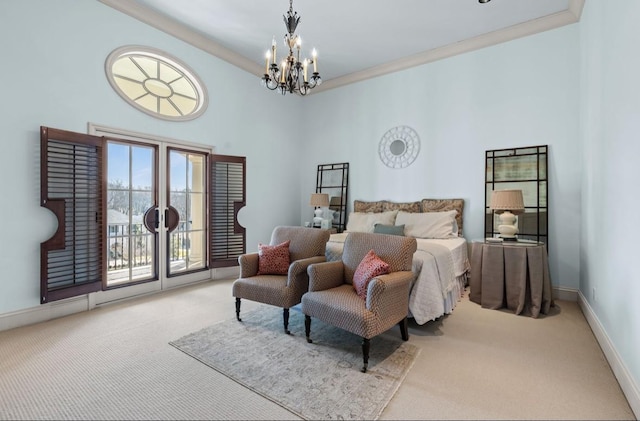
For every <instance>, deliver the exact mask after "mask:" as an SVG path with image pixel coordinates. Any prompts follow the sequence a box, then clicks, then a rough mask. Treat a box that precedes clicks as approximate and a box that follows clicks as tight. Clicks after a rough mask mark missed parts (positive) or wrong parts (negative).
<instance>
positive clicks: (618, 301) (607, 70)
mask: <svg viewBox="0 0 640 421" xmlns="http://www.w3.org/2000/svg"><path fill="white" fill-rule="evenodd" d="M638 16H640V2H638V1H635V0H619V1H615V2H606V6H605V2H595V1H589V2H587V3H586V7H585V10H584V12H583V16H582V21H581V24H580V25H581V51H582V61H581V66H580V71H581V75H582V81H581V93H582V98H581V102H580V108H581V111H582V118H581V138H582V139H583V142H582V145H583V150H582V166H583V168H584V171H583V172H584V177H583V178H582V202H581V206H582V208H583V218H582V222H581V248H580V267H581V274H582V276H581V281H582V282H581V285H580V291H581V293H582V295H584V297H585V298H586V299H587V301H588V303H589V305H590V306H591V308H592V309H593V311H594V312H595V314H596V315H597V318H598V320H599V321H600V323H601V324H602V326H603V328H604V330H605V331H606V333H607V335H608V337H609V339H610V340H611V342H612V344H613V346H614V347H615V349H616V351H617V352H618V354H619V356H620V358H621V359H622V360H623V364H625V365H626V368H627V370H628V371H629V372H630V374H631V376H632V377H633V379H634V382H635V387H636V388H638V387H639V386H640V357H639V356H640V351H639V350H640V306H639V305H638V297H640V283H639V282H638V271H637V268H636V267H635V263H636V262H637V259H638V245H637V244H636V241H637V239H638V235H639V234H640V229H638V224H637V222H636V220H637V218H636V217H635V216H636V214H637V213H638V209H640V188H639V187H638V183H639V182H640V165H639V162H640V161H639V157H640V78H639V76H638V75H640V56H639V55H638V52H637V50H638V40H640V26H638V21H637V17H638ZM637 390H638V389H637ZM637 393H640V392H637ZM634 409H635V410H636V414H637V413H638V412H637V411H638V410H639V409H640V408H634Z"/></svg>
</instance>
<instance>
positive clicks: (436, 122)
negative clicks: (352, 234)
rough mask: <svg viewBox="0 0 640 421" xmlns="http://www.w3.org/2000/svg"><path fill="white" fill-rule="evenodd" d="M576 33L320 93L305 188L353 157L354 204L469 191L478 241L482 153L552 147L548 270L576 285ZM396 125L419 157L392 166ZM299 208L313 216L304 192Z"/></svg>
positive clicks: (310, 113) (313, 107)
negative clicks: (383, 154)
mask: <svg viewBox="0 0 640 421" xmlns="http://www.w3.org/2000/svg"><path fill="white" fill-rule="evenodd" d="M578 37H579V29H578V26H577V25H571V26H567V27H563V28H560V29H557V30H553V31H549V32H545V33H542V34H538V35H535V36H530V37H527V38H523V39H519V40H515V41H511V42H508V43H505V44H500V45H496V46H493V47H490V48H485V49H482V50H479V51H476V52H472V53H468V54H464V55H460V56H456V57H452V58H449V59H446V60H442V61H438V62H434V63H431V64H426V65H423V66H420V67H416V68H412V69H408V70H405V71H402V72H397V73H393V74H390V75H387V76H383V77H379V78H375V79H371V80H368V81H363V82H360V83H357V84H354V85H350V86H347V87H343V88H339V89H335V90H329V91H326V92H322V93H320V94H317V95H313V96H311V97H310V98H309V101H308V102H305V114H304V115H305V118H306V128H307V129H308V130H307V132H308V133H309V135H308V140H309V142H310V145H311V148H312V150H313V153H312V154H308V155H307V156H306V160H305V164H304V165H303V166H302V168H308V170H307V172H306V173H303V174H302V177H301V179H302V181H301V183H302V187H301V190H302V192H305V191H307V192H311V191H313V188H314V187H315V172H314V171H313V168H315V165H317V164H321V163H322V164H324V163H331V162H349V165H350V174H349V176H350V180H349V183H350V184H349V194H350V195H351V196H350V200H349V202H350V203H353V200H354V199H361V200H381V199H388V200H394V201H412V200H419V199H422V198H426V197H431V198H457V197H461V198H464V199H465V211H464V221H465V225H464V234H465V237H466V238H467V239H469V240H472V239H477V238H482V237H483V236H484V235H483V231H484V225H483V224H484V221H483V215H484V191H485V190H484V165H485V151H486V150H488V149H500V148H508V147H519V146H535V145H549V179H550V186H549V206H550V209H549V221H550V222H549V224H550V235H549V252H550V269H551V276H552V280H553V284H554V285H555V286H560V287H565V288H570V289H573V290H577V289H578V286H579V279H580V269H579V257H578V250H579V247H578V245H579V243H578V241H579V236H580V211H581V210H580V206H579V204H580V187H581V184H580V165H579V164H580V160H579V158H580V147H579V137H578V128H579V107H578V98H579V77H578V65H579V59H578V58H579V51H578V48H577V46H578ZM398 125H407V126H410V127H412V128H413V129H414V130H416V131H417V133H418V134H419V136H420V139H421V150H420V154H419V155H418V157H417V159H416V161H415V162H414V163H413V164H412V165H411V166H409V167H407V168H405V169H389V168H387V167H386V166H385V165H384V164H383V163H382V162H381V161H380V159H379V158H378V143H379V142H380V138H381V137H382V136H383V134H384V133H385V132H386V131H387V130H388V129H390V128H392V127H394V126H398ZM303 199H304V198H303ZM305 212H306V213H305ZM301 213H302V215H303V217H306V216H307V215H306V214H310V211H309V208H308V206H306V203H304V200H303V203H302V210H301ZM307 220H308V217H307Z"/></svg>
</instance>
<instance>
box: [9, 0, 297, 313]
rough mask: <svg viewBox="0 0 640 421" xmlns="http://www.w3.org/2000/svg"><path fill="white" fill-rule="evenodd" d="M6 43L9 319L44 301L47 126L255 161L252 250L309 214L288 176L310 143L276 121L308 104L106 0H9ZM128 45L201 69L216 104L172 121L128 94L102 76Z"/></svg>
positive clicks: (249, 211)
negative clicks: (108, 130) (103, 130)
mask: <svg viewBox="0 0 640 421" xmlns="http://www.w3.org/2000/svg"><path fill="white" fill-rule="evenodd" d="M36 10H37V13H34V11H36ZM0 39H2V40H3V41H2V43H1V44H0V53H1V54H0V55H1V57H2V65H0V80H2V94H3V95H2V101H0V115H1V116H2V138H0V148H1V149H0V150H1V151H2V153H0V173H1V175H2V176H1V178H0V179H1V180H2V181H1V182H0V197H1V198H2V199H1V200H2V206H1V207H0V219H1V220H2V221H3V222H4V224H3V225H4V227H3V230H2V236H1V239H0V314H2V313H6V312H11V311H15V310H20V309H25V308H29V307H34V306H38V305H39V303H40V301H39V294H40V292H39V289H40V286H39V285H40V281H39V279H40V269H39V266H40V242H42V241H44V240H46V239H47V238H49V237H50V236H51V235H52V233H53V232H54V230H55V222H54V218H53V216H52V215H51V214H50V213H49V212H48V211H46V210H44V209H42V208H40V206H39V200H40V187H39V183H40V180H39V127H40V126H41V125H44V126H50V127H55V128H59V129H64V130H71V131H77V132H84V133H86V132H87V123H88V122H93V123H98V124H102V125H109V126H113V127H117V128H123V129H128V130H132V131H137V132H144V133H150V134H156V135H160V136H163V137H169V138H175V139H179V140H185V141H189V142H198V143H202V144H206V145H214V146H215V151H216V152H218V153H222V154H229V155H243V156H246V157H247V167H248V169H247V197H248V200H247V202H248V203H247V207H246V208H245V209H244V210H243V211H242V212H241V219H242V222H243V224H244V225H245V226H246V228H247V245H248V249H249V250H255V249H257V244H258V242H260V241H261V242H268V241H269V238H270V234H271V230H272V228H273V225H274V224H281V223H282V224H287V223H297V221H298V220H299V219H300V206H299V200H300V193H299V188H300V184H299V182H298V180H296V178H295V177H291V174H297V173H298V172H299V171H300V169H299V166H298V165H299V163H298V160H297V159H296V157H297V156H298V155H299V154H300V151H301V142H300V139H299V138H297V137H294V136H293V135H292V134H291V132H290V131H288V130H286V127H285V126H284V125H282V124H275V123H274V122H280V121H282V115H283V114H285V115H289V116H290V117H291V121H293V122H295V121H296V120H297V118H296V115H297V114H298V113H299V112H300V111H299V107H297V103H298V101H300V99H298V98H295V97H294V98H286V99H287V100H286V101H285V100H284V99H283V98H281V97H279V96H277V95H276V94H275V93H273V92H269V91H267V90H266V89H264V88H262V87H261V86H260V83H259V82H260V81H259V79H258V77H256V76H253V75H251V74H248V73H246V72H244V71H241V70H238V69H237V68H235V67H233V66H231V65H229V64H227V63H226V62H223V61H221V60H219V59H217V58H215V57H212V56H211V55H209V54H207V53H205V52H203V51H201V50H199V49H196V48H194V47H191V46H189V45H187V44H185V43H184V42H182V41H179V40H177V39H175V38H173V37H171V36H169V35H167V34H165V33H163V32H160V31H158V30H156V29H154V28H152V27H150V26H147V25H144V24H142V23H140V22H139V21H137V20H135V19H133V18H130V17H128V16H126V15H124V14H122V13H120V12H118V11H116V10H114V9H112V8H110V7H107V6H105V5H103V4H102V3H100V2H98V1H77V0H56V1H50V0H20V1H18V0H12V1H3V2H2V4H1V5H0ZM128 44H140V45H148V46H151V47H155V48H159V49H161V50H164V51H166V52H168V53H169V54H171V55H174V56H175V57H177V58H179V59H181V60H183V61H184V62H185V63H187V64H188V65H189V66H190V67H191V68H193V69H194V71H195V72H196V73H197V74H198V75H199V76H200V77H201V78H202V79H203V81H204V83H205V85H206V86H207V88H208V90H209V94H210V101H209V107H208V109H207V111H206V112H205V113H204V114H203V115H202V116H201V117H200V118H198V119H196V120H193V121H189V122H179V123H176V122H166V121H162V120H159V119H156V118H153V117H150V116H147V115H146V114H144V113H141V112H140V111H138V110H136V109H134V108H133V107H131V106H129V105H128V104H127V103H126V102H125V101H123V100H122V99H121V98H120V97H119V96H118V95H117V94H116V93H115V92H114V91H113V89H112V88H111V86H110V85H109V83H108V82H107V80H106V78H105V72H104V62H105V59H106V57H107V56H108V54H109V53H110V52H111V51H112V50H114V49H116V48H117V47H120V46H122V45H128ZM275 104H277V106H274V105H275Z"/></svg>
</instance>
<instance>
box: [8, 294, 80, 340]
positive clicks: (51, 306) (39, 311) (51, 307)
mask: <svg viewBox="0 0 640 421" xmlns="http://www.w3.org/2000/svg"><path fill="white" fill-rule="evenodd" d="M87 310H89V299H88V295H87V294H85V295H80V296H77V297H73V298H67V299H66V300H60V301H54V302H50V303H46V304H42V305H39V306H37V307H30V308H25V309H22V310H18V311H13V312H10V313H4V314H1V315H0V331H3V330H9V329H14V328H17V327H21V326H27V325H32V324H34V323H40V322H46V321H48V320H52V319H57V318H58V317H64V316H69V315H71V314H74V313H80V312H81V311H87Z"/></svg>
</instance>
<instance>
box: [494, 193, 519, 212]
mask: <svg viewBox="0 0 640 421" xmlns="http://www.w3.org/2000/svg"><path fill="white" fill-rule="evenodd" d="M489 207H490V208H491V209H493V210H495V211H496V213H501V212H502V211H507V210H508V211H510V212H511V213H513V214H514V215H517V214H519V213H522V212H524V199H523V198H522V190H494V191H493V193H492V194H491V203H490V205H489Z"/></svg>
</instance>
